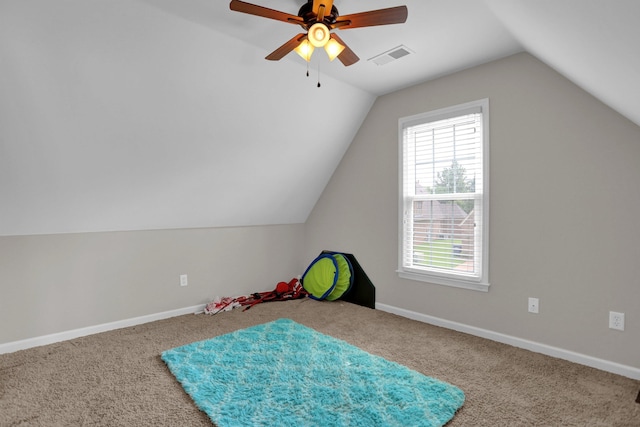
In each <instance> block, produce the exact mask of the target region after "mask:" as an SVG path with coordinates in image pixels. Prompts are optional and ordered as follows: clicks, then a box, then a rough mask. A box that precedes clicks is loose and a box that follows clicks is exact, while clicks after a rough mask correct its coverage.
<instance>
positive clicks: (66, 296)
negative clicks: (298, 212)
mask: <svg viewBox="0 0 640 427" xmlns="http://www.w3.org/2000/svg"><path fill="white" fill-rule="evenodd" d="M302 231H303V226H302V225H284V226H264V227H242V228H208V229H183V230H160V231H134V232H115V233H78V234H57V235H43V236H15V237H0V325H1V327H0V344H2V343H7V342H13V341H18V340H22V339H27V338H33V337H39V336H43V335H48V334H52V333H57V332H65V331H70V330H74V329H79V328H83V327H88V326H95V325H101V324H104V323H109V322H114V321H119V320H125V319H131V318H135V317H139V316H146V315H150V314H156V313H162V312H165V311H171V310H177V309H181V308H185V307H191V306H194V305H199V304H205V303H208V302H209V301H211V300H212V299H213V298H214V297H215V296H236V295H245V294H248V293H251V292H257V291H268V290H271V289H273V288H275V285H276V283H277V282H279V281H289V280H290V279H291V278H292V277H295V276H297V275H299V274H301V273H302V272H301V271H300V266H299V261H298V254H299V252H300V250H301V242H302V239H301V237H302ZM181 274H187V275H188V279H189V284H188V286H186V287H180V281H179V276H180V275H181Z"/></svg>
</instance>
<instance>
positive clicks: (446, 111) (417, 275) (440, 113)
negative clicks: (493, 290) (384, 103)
mask: <svg viewBox="0 0 640 427" xmlns="http://www.w3.org/2000/svg"><path fill="white" fill-rule="evenodd" d="M474 110H475V111H477V110H480V112H481V113H482V188H480V189H478V188H476V189H475V191H476V195H478V194H479V196H480V197H481V200H482V202H481V207H482V208H481V212H480V220H479V222H480V224H481V225H480V227H479V228H478V230H476V234H477V233H480V241H481V242H480V243H479V244H478V245H477V248H479V250H480V254H479V255H480V257H481V259H480V260H479V263H478V266H479V269H480V272H479V274H477V275H468V274H464V273H455V272H438V271H430V270H427V269H416V268H412V267H411V266H405V265H404V258H405V257H404V252H403V251H404V246H405V245H404V230H405V227H404V218H405V203H406V200H405V194H404V189H405V182H404V181H405V175H406V174H405V171H404V163H405V141H404V130H405V129H406V128H408V127H412V126H415V125H419V124H425V123H431V122H436V121H439V120H444V119H447V118H454V117H458V116H462V115H465V114H469V112H472V111H474ZM398 141H399V144H398V145H399V159H398V160H399V162H398V164H399V167H398V169H399V191H398V195H399V198H398V199H399V201H398V270H397V273H398V276H399V277H400V278H403V279H410V280H417V281H422V282H428V283H434V284H438V285H444V286H452V287H457V288H464V289H472V290H477V291H484V292H487V291H488V290H489V175H490V174H489V146H490V140H489V99H488V98H484V99H480V100H477V101H471V102H467V103H464V104H459V105H454V106H451V107H446V108H441V109H438V110H434V111H429V112H425V113H420V114H416V115H413V116H408V117H401V118H400V119H399V120H398ZM412 200H413V199H412ZM412 215H413V214H412ZM412 218H413V217H412ZM474 253H477V250H476V251H474Z"/></svg>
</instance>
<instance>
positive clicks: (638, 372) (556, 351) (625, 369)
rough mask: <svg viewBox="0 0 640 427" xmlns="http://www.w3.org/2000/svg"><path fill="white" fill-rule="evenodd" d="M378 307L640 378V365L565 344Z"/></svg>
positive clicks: (388, 307) (421, 320) (412, 312)
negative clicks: (589, 352)
mask: <svg viewBox="0 0 640 427" xmlns="http://www.w3.org/2000/svg"><path fill="white" fill-rule="evenodd" d="M376 309H378V310H381V311H386V312H388V313H393V314H397V315H399V316H402V317H406V318H409V319H413V320H417V321H419V322H424V323H429V324H431V325H435V326H441V327H443V328H447V329H453V330H454V331H458V332H464V333H467V334H470V335H474V336H477V337H481V338H486V339H489V340H492V341H497V342H500V343H503V344H509V345H512V346H514V347H519V348H523V349H525V350H530V351H533V352H536V353H541V354H545V355H547V356H552V357H557V358H558V359H564V360H568V361H570V362H574V363H579V364H581V365H585V366H590V367H592V368H596V369H600V370H602V371H607V372H611V373H614V374H618V375H622V376H625V377H628V378H632V379H634V380H640V369H639V368H634V367H633V366H627V365H621V364H619V363H616V362H611V361H608V360H604V359H598V358H596V357H591V356H587V355H585V354H580V353H576V352H573V351H569V350H565V349H562V348H558V347H552V346H550V345H546V344H541V343H538V342H534V341H529V340H525V339H522V338H518V337H513V336H510V335H505V334H501V333H499V332H494V331H490V330H487V329H482V328H477V327H475V326H470V325H465V324H463V323H458V322H452V321H450V320H445V319H441V318H439V317H434V316H429V315H426V314H422V313H418V312H415V311H411V310H405V309H403V308H398V307H394V306H391V305H387V304H381V303H376Z"/></svg>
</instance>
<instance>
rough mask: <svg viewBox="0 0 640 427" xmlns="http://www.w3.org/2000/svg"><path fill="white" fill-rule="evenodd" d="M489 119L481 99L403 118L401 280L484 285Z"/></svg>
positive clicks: (486, 108) (401, 130) (401, 127)
mask: <svg viewBox="0 0 640 427" xmlns="http://www.w3.org/2000/svg"><path fill="white" fill-rule="evenodd" d="M487 114H488V101H487V100H483V101H478V102H476V103H470V104H465V105H463V106H458V107H453V108H449V109H446V110H439V111H436V112H433V113H427V114H424V115H420V116H414V117H410V118H406V119H401V120H400V132H401V146H402V147H401V151H402V155H401V158H402V160H401V162H402V163H401V193H402V196H401V200H400V204H401V206H400V218H401V225H400V251H399V252H400V257H399V258H400V259H399V264H400V266H399V272H400V274H401V275H403V274H404V275H408V276H410V277H409V278H418V279H419V280H427V281H435V282H439V281H438V280H437V279H438V278H440V279H444V281H445V282H446V281H447V279H449V281H451V283H443V284H454V285H460V284H461V282H462V283H464V282H470V283H473V284H478V283H484V284H486V266H487V263H486V262H485V261H486V253H485V252H486V248H487V247H488V246H487V245H486V241H485V240H486V233H485V231H486V223H485V221H486V213H487V212H486V211H487V207H488V204H487V203H485V193H486V189H487V182H486V181H487V180H486V176H485V164H487V162H486V160H487V158H486V156H487V155H488V152H487V153H485V151H487V150H486V149H485V146H486V145H485V134H486V130H487V129H484V127H485V126H486V125H485V119H486V118H487V117H486V115H487ZM487 176H488V175H487ZM434 279H436V280H434ZM464 287H468V286H464ZM470 287H474V286H470Z"/></svg>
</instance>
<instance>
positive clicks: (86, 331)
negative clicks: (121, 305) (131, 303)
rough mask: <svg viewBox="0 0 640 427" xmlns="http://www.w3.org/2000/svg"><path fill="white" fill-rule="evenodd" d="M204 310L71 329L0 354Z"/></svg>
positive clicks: (20, 343) (196, 307)
mask: <svg viewBox="0 0 640 427" xmlns="http://www.w3.org/2000/svg"><path fill="white" fill-rule="evenodd" d="M204 308H205V304H202V305H194V306H192V307H185V308H179V309H176V310H170V311H164V312H162V313H155V314H149V315H147V316H140V317H134V318H131V319H125V320H118V321H116V322H110V323H103V324H101V325H95V326H88V327H86V328H80V329H73V330H71V331H64V332H58V333H55V334H51V335H43V336H40V337H35V338H28V339H25V340H20V341H14V342H9V343H5V344H0V354H4V353H13V352H14V351H18V350H25V349H28V348H32V347H39V346H41V345H47V344H53V343H56V342H60V341H67V340H71V339H74V338H78V337H84V336H87V335H93V334H97V333H100V332H106V331H111V330H114V329H120V328H128V327H129V326H136V325H141V324H143V323H149V322H154V321H156V320H162V319H168V318H170V317H176V316H182V315H184V314H191V313H200V312H202V311H203V310H204Z"/></svg>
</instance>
